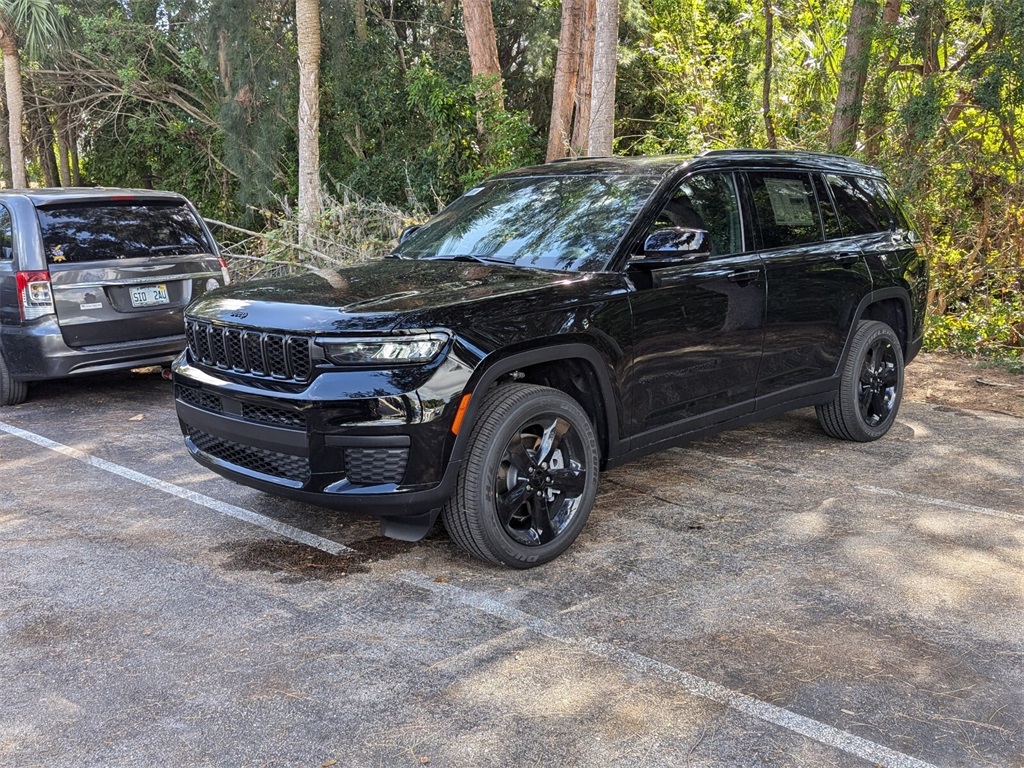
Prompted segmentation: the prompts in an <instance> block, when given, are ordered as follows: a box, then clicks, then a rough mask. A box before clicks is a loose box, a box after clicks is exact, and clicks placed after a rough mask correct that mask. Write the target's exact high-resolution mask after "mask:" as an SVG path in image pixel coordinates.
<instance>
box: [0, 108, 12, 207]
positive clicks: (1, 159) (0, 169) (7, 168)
mask: <svg viewBox="0 0 1024 768" xmlns="http://www.w3.org/2000/svg"><path fill="white" fill-rule="evenodd" d="M8 125H9V123H8V118H7V103H6V99H4V100H2V101H0V136H7V135H8ZM0 182H2V184H3V186H4V187H5V188H6V189H10V188H11V145H10V143H9V142H7V141H0Z"/></svg>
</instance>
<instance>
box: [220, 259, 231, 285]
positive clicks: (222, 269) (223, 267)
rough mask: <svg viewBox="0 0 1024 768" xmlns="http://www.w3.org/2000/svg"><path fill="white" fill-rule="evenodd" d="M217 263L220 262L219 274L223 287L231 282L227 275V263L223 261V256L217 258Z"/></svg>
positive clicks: (229, 276)
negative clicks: (222, 280) (222, 279)
mask: <svg viewBox="0 0 1024 768" xmlns="http://www.w3.org/2000/svg"><path fill="white" fill-rule="evenodd" d="M217 261H219V262H220V273H221V275H223V277H224V285H227V284H228V283H230V282H231V275H229V274H228V263H227V262H226V261H224V257H223V256H218V257H217Z"/></svg>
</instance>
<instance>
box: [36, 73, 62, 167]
mask: <svg viewBox="0 0 1024 768" xmlns="http://www.w3.org/2000/svg"><path fill="white" fill-rule="evenodd" d="M29 82H30V83H31V81H29ZM28 96H29V98H30V100H31V103H32V111H31V113H30V114H29V125H30V126H31V125H32V122H33V120H32V118H33V117H34V118H35V130H34V131H31V130H30V134H32V135H33V136H32V139H33V140H32V144H33V145H34V146H35V150H36V155H37V156H38V157H39V168H40V169H41V170H42V172H43V183H44V184H46V186H48V187H59V186H60V180H59V179H58V178H57V161H56V159H55V157H54V154H53V143H54V135H53V123H51V122H50V113H49V111H48V110H47V109H46V107H44V106H43V104H42V102H41V101H40V99H39V95H38V94H37V93H36V92H35V90H34V89H33V88H32V87H30V88H29V91H28Z"/></svg>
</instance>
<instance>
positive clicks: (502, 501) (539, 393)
mask: <svg viewBox="0 0 1024 768" xmlns="http://www.w3.org/2000/svg"><path fill="white" fill-rule="evenodd" d="M599 461H600V452H599V450H598V445H597V436H596V435H595V433H594V426H593V425H592V424H591V423H590V419H589V417H588V416H587V414H586V413H585V412H584V410H583V409H582V408H581V407H580V406H579V404H578V403H577V402H576V401H575V400H573V399H572V398H571V397H569V396H568V395H566V394H565V393H563V392H560V391H558V390H556V389H549V388H547V387H538V386H533V385H531V384H507V385H502V386H499V387H497V388H495V389H493V390H491V391H490V392H488V393H487V394H486V395H485V396H484V401H483V404H482V405H481V406H480V414H479V417H478V418H477V420H476V423H475V424H474V425H473V431H472V433H471V434H470V438H469V446H468V447H467V452H466V458H465V460H464V461H463V463H462V469H461V470H460V472H459V477H458V481H457V483H456V487H455V492H454V494H452V497H451V499H449V500H448V503H447V504H446V505H445V506H444V509H443V510H442V511H441V518H442V520H443V521H444V526H445V528H446V529H447V530H448V535H449V536H451V538H452V540H453V541H454V542H455V543H456V544H458V545H459V546H460V547H461V548H462V549H464V550H465V551H466V552H468V553H469V554H471V555H473V556H475V557H478V558H480V559H481V560H486V561H487V562H490V563H496V564H498V565H505V566H508V567H510V568H533V567H535V566H538V565H542V564H543V563H547V562H550V561H551V560H553V559H554V558H556V557H558V556H559V555H560V554H562V553H563V552H564V551H565V550H566V549H568V548H569V546H570V545H571V544H572V543H573V541H575V540H576V537H577V536H578V535H579V533H580V531H581V530H582V529H583V526H584V525H585V524H586V522H587V517H588V516H589V515H590V510H591V509H592V508H593V506H594V498H595V497H596V495H597V476H598V471H599V466H598V463H599Z"/></svg>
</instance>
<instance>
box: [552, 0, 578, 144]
mask: <svg viewBox="0 0 1024 768" xmlns="http://www.w3.org/2000/svg"><path fill="white" fill-rule="evenodd" d="M580 8H581V5H580V0H562V28H561V31H560V32H559V33H558V58H557V59H556V60H555V83H554V93H553V95H552V97H551V126H550V128H549V129H548V153H547V160H548V162H551V161H552V160H555V159H556V158H559V157H565V156H566V154H567V150H568V146H569V142H570V141H571V139H572V104H573V97H574V95H575V93H576V78H577V75H578V74H579V70H580Z"/></svg>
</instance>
